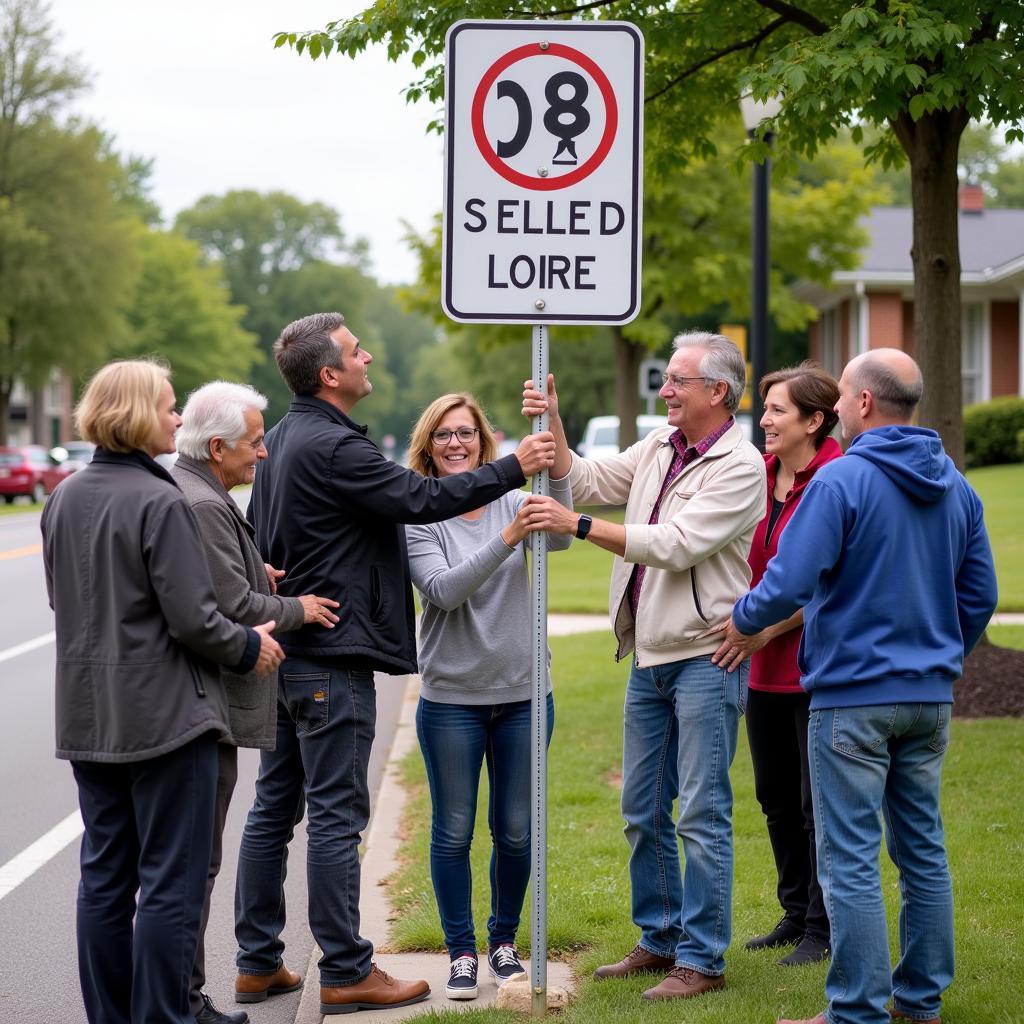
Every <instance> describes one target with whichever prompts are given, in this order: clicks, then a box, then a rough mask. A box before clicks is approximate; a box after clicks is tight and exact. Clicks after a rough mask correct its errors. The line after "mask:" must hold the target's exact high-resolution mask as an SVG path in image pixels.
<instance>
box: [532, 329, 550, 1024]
mask: <svg viewBox="0 0 1024 1024" xmlns="http://www.w3.org/2000/svg"><path fill="white" fill-rule="evenodd" d="M547 379H548V329H547V328H546V327H540V326H535V327H534V328H533V381H534V383H535V384H536V383H537V382H538V381H539V382H541V383H540V384H539V388H540V391H541V392H542V393H543V392H544V391H546V390H547ZM548 420H549V417H548V414H547V413H546V412H545V413H544V414H543V415H542V416H535V417H534V418H533V422H532V425H533V433H535V434H536V433H539V432H541V431H544V430H547V429H548ZM548 492H549V487H548V471H547V470H546V469H544V470H541V472H540V473H537V474H536V476H534V478H533V493H534V494H543V495H547V494H548ZM530 553H531V554H532V556H533V673H532V676H531V679H532V682H533V689H532V691H531V695H530V764H531V765H532V768H533V771H532V776H533V778H532V780H531V785H530V802H531V823H530V824H531V828H530V866H531V869H532V877H533V900H532V902H531V906H532V914H531V925H532V929H531V932H530V949H531V952H530V992H531V999H530V1008H531V1010H532V1012H533V1016H534V1017H543V1016H544V1014H545V1013H546V1012H547V1008H548V888H547V886H548V742H547V741H548V701H547V694H548V535H547V534H546V533H544V532H543V531H538V532H536V533H531V534H530Z"/></svg>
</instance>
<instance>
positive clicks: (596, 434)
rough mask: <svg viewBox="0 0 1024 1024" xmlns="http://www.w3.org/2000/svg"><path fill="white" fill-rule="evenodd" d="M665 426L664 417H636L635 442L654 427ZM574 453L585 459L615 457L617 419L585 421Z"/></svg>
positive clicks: (598, 418)
mask: <svg viewBox="0 0 1024 1024" xmlns="http://www.w3.org/2000/svg"><path fill="white" fill-rule="evenodd" d="M667 425H668V420H667V419H666V418H665V417H664V416H649V415H646V414H643V415H640V416H637V418H636V435H637V440H638V441H639V440H642V439H643V438H645V437H646V436H647V435H648V434H649V433H650V432H651V431H652V430H654V429H655V428H656V427H664V426H667ZM576 451H578V452H579V453H580V455H582V456H583V457H584V458H585V459H603V458H604V457H605V456H607V455H617V454H618V452H619V417H618V416H594V417H592V418H591V419H589V420H587V425H586V427H585V428H584V430H583V437H582V438H581V439H580V443H579V444H578V445H576Z"/></svg>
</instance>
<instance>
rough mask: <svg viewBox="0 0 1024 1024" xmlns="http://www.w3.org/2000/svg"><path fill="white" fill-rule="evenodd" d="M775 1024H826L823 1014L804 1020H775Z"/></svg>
mask: <svg viewBox="0 0 1024 1024" xmlns="http://www.w3.org/2000/svg"><path fill="white" fill-rule="evenodd" d="M775 1024H828V1021H827V1020H825V1014H823V1013H819V1014H818V1016H817V1017H808V1018H806V1019H804V1020H782V1019H780V1020H777V1021H776V1022H775Z"/></svg>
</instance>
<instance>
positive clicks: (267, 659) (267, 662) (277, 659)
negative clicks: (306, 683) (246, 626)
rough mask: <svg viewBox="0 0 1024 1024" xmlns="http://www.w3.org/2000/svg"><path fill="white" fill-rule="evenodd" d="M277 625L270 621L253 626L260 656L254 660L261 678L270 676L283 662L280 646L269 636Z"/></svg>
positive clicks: (282, 652)
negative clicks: (258, 639)
mask: <svg viewBox="0 0 1024 1024" xmlns="http://www.w3.org/2000/svg"><path fill="white" fill-rule="evenodd" d="M276 625H277V623H276V622H275V621H274V620H273V619H271V620H270V621H269V622H264V623H263V624H262V625H260V626H253V627H252V628H253V629H255V630H256V632H257V633H259V635H260V656H259V657H258V658H257V659H256V671H257V672H258V673H259V674H260V675H261V676H266V675H270V673H271V672H273V671H274V669H275V668H277V666H278V665H280V664H281V662H282V661H284V651H282V650H281V645H280V644H279V643H278V642H277V641H276V640H275V639H274V638H273V637H272V636H271V635H270V634H271V633H272V632H273V631H274V627H275V626H276Z"/></svg>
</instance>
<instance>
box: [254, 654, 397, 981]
mask: <svg viewBox="0 0 1024 1024" xmlns="http://www.w3.org/2000/svg"><path fill="white" fill-rule="evenodd" d="M376 717H377V701H376V693H375V691H374V688H373V673H372V672H370V671H369V670H366V669H349V668H345V667H343V665H342V664H341V663H339V662H327V661H313V660H305V659H300V658H287V659H286V660H285V662H284V664H283V665H282V666H281V669H280V676H279V681H278V702H277V748H276V749H275V750H273V751H264V752H263V755H262V757H261V758H260V774H259V778H258V779H257V780H256V801H255V803H254V804H253V806H252V810H251V811H249V817H248V819H247V820H246V823H245V829H244V831H243V833H242V843H241V848H240V850H239V854H238V878H237V884H236V888H235V938H236V939H237V940H238V947H239V948H238V955H237V957H236V960H237V962H238V969H239V971H240V972H241V973H242V974H273V973H274V972H275V971H276V970H277V968H278V967H279V966H280V965H281V963H282V958H281V954H282V952H283V950H284V943H283V942H281V937H280V936H281V931H282V929H283V928H284V923H285V899H284V879H285V874H286V871H287V864H288V843H289V841H290V840H291V838H292V835H293V833H294V829H295V825H296V823H297V822H298V821H300V820H301V819H302V810H303V788H305V800H306V803H307V806H308V815H309V819H308V823H307V825H306V831H307V834H308V837H309V838H308V844H307V851H306V874H307V879H306V880H307V886H308V890H309V927H310V930H311V931H312V932H313V937H314V938H315V939H316V941H317V944H318V945H319V946H320V949H321V950H322V951H323V956H322V957H321V958H320V983H321V984H322V985H327V986H336V985H351V984H354V983H355V982H357V981H361V980H362V979H363V978H365V977H366V975H368V974H369V973H370V959H371V957H372V955H373V946H372V944H371V943H370V942H369V941H367V940H366V939H364V938H363V937H362V936H360V934H359V839H360V833H361V832H362V831H363V829H365V828H366V825H367V822H368V821H369V818H370V795H369V789H368V785H367V780H366V771H367V764H368V762H369V759H370V747H371V745H372V744H373V734H374V726H375V724H376Z"/></svg>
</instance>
